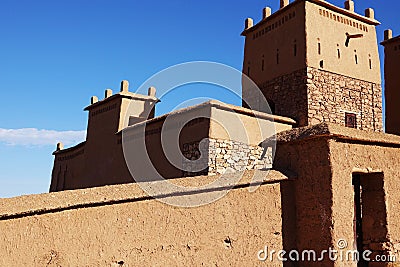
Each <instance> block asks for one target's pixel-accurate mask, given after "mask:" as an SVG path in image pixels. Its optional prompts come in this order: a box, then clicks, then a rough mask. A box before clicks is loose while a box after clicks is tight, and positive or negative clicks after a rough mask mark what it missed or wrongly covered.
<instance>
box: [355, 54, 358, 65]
mask: <svg viewBox="0 0 400 267" xmlns="http://www.w3.org/2000/svg"><path fill="white" fill-rule="evenodd" d="M354 60H355V61H356V64H358V56H357V55H354Z"/></svg>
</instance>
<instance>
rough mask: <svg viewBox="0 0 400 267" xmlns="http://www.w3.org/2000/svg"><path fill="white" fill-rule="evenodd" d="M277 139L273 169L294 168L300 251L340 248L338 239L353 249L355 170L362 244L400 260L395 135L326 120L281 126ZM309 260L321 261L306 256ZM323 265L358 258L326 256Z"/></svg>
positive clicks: (399, 152) (399, 146)
mask: <svg viewBox="0 0 400 267" xmlns="http://www.w3.org/2000/svg"><path fill="white" fill-rule="evenodd" d="M277 140H278V144H277V150H276V156H275V159H274V163H273V166H274V169H277V170H279V171H281V172H283V173H285V172H286V173H290V172H294V173H296V174H297V179H296V181H295V199H296V210H297V213H296V217H297V228H296V233H297V235H296V240H297V249H298V250H299V251H302V250H305V249H314V250H315V251H317V252H321V251H322V250H326V249H328V248H329V247H334V248H338V247H337V244H338V242H339V240H340V239H344V240H345V241H346V242H347V246H346V249H356V246H355V245H356V243H355V222H354V219H355V210H354V207H355V191H354V188H353V184H352V178H353V175H356V174H358V175H360V176H361V181H362V182H361V184H362V186H363V189H362V192H363V197H364V200H363V202H362V203H363V205H364V206H363V222H362V225H363V235H364V239H363V245H364V249H369V250H371V251H373V253H374V254H373V255H377V254H379V255H389V254H391V255H395V256H397V261H400V258H399V257H400V255H399V252H400V244H399V234H400V228H399V227H398V222H399V220H400V218H399V212H400V205H399V201H398V192H399V190H400V188H399V185H398V184H399V179H400V139H399V138H398V137H396V136H393V135H387V134H382V133H372V132H364V131H360V130H356V129H350V128H346V127H343V126H338V125H335V124H325V123H324V124H319V125H317V126H310V127H304V128H297V129H294V130H291V131H287V132H283V133H281V134H278V137H277ZM316 229H317V230H316ZM317 255H318V254H317ZM307 266H321V263H311V262H308V263H307ZM324 266H356V264H355V263H354V262H347V261H346V262H343V261H341V262H339V261H337V262H331V261H327V262H325V263H324ZM372 266H374V265H372ZM378 266H397V265H389V264H388V265H385V264H382V263H381V264H380V265H378Z"/></svg>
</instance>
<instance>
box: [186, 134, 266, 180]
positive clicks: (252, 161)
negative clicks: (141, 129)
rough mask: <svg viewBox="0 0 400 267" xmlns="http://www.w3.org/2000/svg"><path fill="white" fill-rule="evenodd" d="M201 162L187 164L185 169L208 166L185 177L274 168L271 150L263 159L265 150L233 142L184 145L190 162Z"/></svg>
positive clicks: (212, 139)
mask: <svg viewBox="0 0 400 267" xmlns="http://www.w3.org/2000/svg"><path fill="white" fill-rule="evenodd" d="M202 153H205V154H204V155H205V157H204V159H202V160H201V161H196V162H191V163H187V164H185V165H184V166H183V167H184V169H186V170H187V169H194V168H195V167H196V166H195V165H196V164H201V166H207V168H206V169H204V170H202V171H200V172H190V171H189V172H188V171H186V172H184V174H183V176H184V177H187V176H196V175H215V174H224V173H229V172H236V171H245V170H261V169H270V168H272V150H271V149H269V150H268V151H267V153H266V154H265V156H264V157H263V158H262V159H261V155H262V153H263V148H261V147H259V146H252V145H248V144H244V143H241V142H237V141H232V140H223V139H214V138H207V139H205V141H203V142H201V143H200V142H193V143H188V144H184V145H183V151H182V154H183V155H184V156H185V157H186V158H187V159H190V160H193V161H195V160H198V159H199V158H200V155H201V154H202Z"/></svg>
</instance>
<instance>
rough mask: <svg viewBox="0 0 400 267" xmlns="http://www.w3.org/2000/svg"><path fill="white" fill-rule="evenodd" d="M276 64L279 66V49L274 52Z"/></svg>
mask: <svg viewBox="0 0 400 267" xmlns="http://www.w3.org/2000/svg"><path fill="white" fill-rule="evenodd" d="M276 64H279V49H277V50H276Z"/></svg>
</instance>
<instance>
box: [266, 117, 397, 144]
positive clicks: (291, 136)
mask: <svg viewBox="0 0 400 267" xmlns="http://www.w3.org/2000/svg"><path fill="white" fill-rule="evenodd" d="M321 137H326V138H332V139H333V138H334V139H338V140H343V141H355V142H361V143H373V144H378V145H386V146H394V147H400V136H397V135H392V134H387V133H381V132H373V131H366V130H359V129H354V128H349V127H345V126H342V125H338V124H335V123H327V122H324V123H320V124H317V125H311V126H306V127H301V128H294V129H291V130H287V131H283V132H280V133H278V134H276V135H275V136H274V137H272V138H268V139H266V140H265V141H263V142H262V143H260V146H264V145H267V144H268V143H269V141H271V140H276V142H278V143H289V142H296V141H307V140H310V139H314V138H321Z"/></svg>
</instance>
